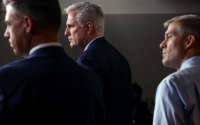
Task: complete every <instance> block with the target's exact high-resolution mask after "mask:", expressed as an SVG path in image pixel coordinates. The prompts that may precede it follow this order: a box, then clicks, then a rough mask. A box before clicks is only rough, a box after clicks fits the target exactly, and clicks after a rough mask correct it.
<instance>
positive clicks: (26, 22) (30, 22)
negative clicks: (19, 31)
mask: <svg viewBox="0 0 200 125" xmlns="http://www.w3.org/2000/svg"><path fill="white" fill-rule="evenodd" d="M32 26H33V20H32V18H31V17H29V16H24V28H25V32H26V33H30V32H31V30H32Z"/></svg>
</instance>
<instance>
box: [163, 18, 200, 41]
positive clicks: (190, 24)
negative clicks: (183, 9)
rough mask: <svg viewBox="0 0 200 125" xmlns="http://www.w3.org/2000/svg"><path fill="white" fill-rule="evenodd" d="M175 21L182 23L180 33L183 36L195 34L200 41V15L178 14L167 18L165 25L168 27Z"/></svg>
mask: <svg viewBox="0 0 200 125" xmlns="http://www.w3.org/2000/svg"><path fill="white" fill-rule="evenodd" d="M173 22H177V23H179V24H180V26H181V29H180V30H181V31H180V34H181V36H182V37H186V36H188V35H194V36H195V37H196V39H197V41H199V42H200V16H198V15H194V14H188V15H181V16H176V17H174V18H172V19H169V20H167V21H166V22H165V23H164V24H163V25H164V27H165V28H167V27H168V26H169V25H170V24H171V23H173Z"/></svg>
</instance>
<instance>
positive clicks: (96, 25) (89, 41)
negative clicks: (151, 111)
mask: <svg viewBox="0 0 200 125" xmlns="http://www.w3.org/2000/svg"><path fill="white" fill-rule="evenodd" d="M65 11H66V14H67V21H66V26H67V27H66V31H65V35H66V36H67V37H68V40H69V43H70V46H71V47H72V48H74V47H78V48H79V49H80V50H81V51H82V55H81V56H80V57H79V58H78V59H77V62H78V64H80V65H81V66H82V67H84V68H86V69H88V70H91V71H93V72H95V73H96V74H98V75H99V77H100V78H101V80H102V81H103V83H104V84H103V86H104V100H105V108H106V124H108V125H128V124H129V123H130V121H131V117H130V116H131V70H130V67H129V64H128V62H127V60H126V59H125V57H124V56H122V55H121V54H120V53H119V51H118V50H117V49H115V48H114V47H113V46H112V45H111V44H110V43H109V42H108V41H107V40H106V39H105V37H104V14H103V12H102V10H101V8H100V7H99V6H98V5H96V4H93V3H89V2H78V3H75V4H72V5H70V6H69V7H68V8H66V9H65Z"/></svg>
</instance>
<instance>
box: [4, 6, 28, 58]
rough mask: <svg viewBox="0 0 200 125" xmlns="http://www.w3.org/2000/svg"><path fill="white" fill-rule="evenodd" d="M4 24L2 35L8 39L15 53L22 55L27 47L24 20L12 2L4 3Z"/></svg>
mask: <svg viewBox="0 0 200 125" xmlns="http://www.w3.org/2000/svg"><path fill="white" fill-rule="evenodd" d="M5 24H6V30H5V33H4V37H6V38H7V39H8V41H9V43H10V47H11V48H12V49H13V51H14V53H15V54H16V55H22V56H24V54H25V52H26V49H27V41H26V39H25V38H26V36H25V28H24V26H25V25H24V20H23V16H21V15H20V14H19V13H17V11H16V10H15V8H14V7H13V6H12V4H8V5H6V15H5Z"/></svg>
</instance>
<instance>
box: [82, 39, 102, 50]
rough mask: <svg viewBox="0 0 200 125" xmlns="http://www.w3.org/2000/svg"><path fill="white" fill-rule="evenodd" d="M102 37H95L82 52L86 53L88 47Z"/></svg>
mask: <svg viewBox="0 0 200 125" xmlns="http://www.w3.org/2000/svg"><path fill="white" fill-rule="evenodd" d="M101 37H103V36H98V37H95V38H94V39H92V40H91V41H90V42H89V43H88V44H87V45H86V46H85V48H84V51H86V50H87V49H88V47H89V46H90V45H91V44H92V43H93V42H94V41H95V40H96V39H98V38H101Z"/></svg>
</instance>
